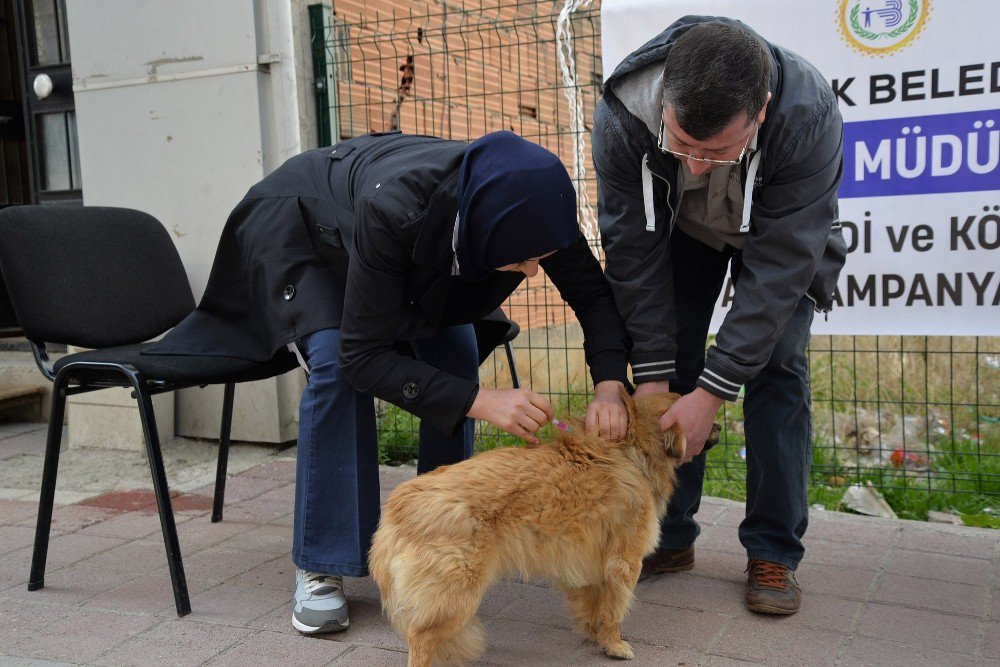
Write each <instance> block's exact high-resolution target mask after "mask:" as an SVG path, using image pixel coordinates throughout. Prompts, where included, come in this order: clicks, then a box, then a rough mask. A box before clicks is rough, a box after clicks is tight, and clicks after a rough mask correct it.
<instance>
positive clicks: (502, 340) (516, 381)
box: [473, 308, 521, 389]
mask: <svg viewBox="0 0 1000 667" xmlns="http://www.w3.org/2000/svg"><path fill="white" fill-rule="evenodd" d="M473 327H474V328H475V330H476V344H477V345H478V346H479V364H480V365H482V363H483V362H484V361H486V359H487V357H489V356H490V354H492V353H493V350H494V349H496V348H497V347H499V346H501V345H503V349H504V352H506V354H507V365H508V366H509V367H510V379H511V383H512V384H513V385H514V389H520V388H521V376H520V375H518V372H517V364H515V363H514V347H513V342H514V339H515V338H517V336H518V334H520V333H521V327H519V326H518V324H517V322H515V321H514V320H512V319H510V318H509V317H507V315H506V314H505V313H504V312H503V309H502V308H497V309H496V310H494V311H493V312H492V313H490V314H489V315H487V316H486V317H484V318H483V319H481V320H478V321H476V322H474V323H473Z"/></svg>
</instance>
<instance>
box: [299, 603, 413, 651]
mask: <svg viewBox="0 0 1000 667" xmlns="http://www.w3.org/2000/svg"><path fill="white" fill-rule="evenodd" d="M349 605H350V615H351V627H350V629H349V630H347V631H346V632H336V633H331V634H326V635H322V638H323V639H329V640H330V641H343V642H347V643H351V644H358V645H363V646H372V647H376V648H383V649H388V650H393V651H405V650H406V642H404V641H403V639H402V638H401V637H400V636H399V635H398V634H397V633H396V631H395V630H394V629H393V627H392V625H390V624H389V619H388V618H386V617H385V616H383V615H382V606H381V605H380V604H379V603H378V602H376V601H375V600H368V599H365V598H361V599H354V600H350V601H349ZM283 611H284V613H285V618H286V619H287V620H286V623H288V627H291V616H292V613H291V609H290V608H288V607H284V608H283Z"/></svg>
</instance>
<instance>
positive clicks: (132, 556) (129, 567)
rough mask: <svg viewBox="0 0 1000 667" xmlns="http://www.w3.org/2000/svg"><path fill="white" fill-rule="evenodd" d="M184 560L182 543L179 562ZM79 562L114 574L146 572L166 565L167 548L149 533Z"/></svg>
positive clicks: (158, 538) (160, 540) (156, 536)
mask: <svg viewBox="0 0 1000 667" xmlns="http://www.w3.org/2000/svg"><path fill="white" fill-rule="evenodd" d="M78 534H80V535H83V534H84V533H78ZM186 560H187V559H186V558H185V554H184V545H183V544H182V545H181V562H184V563H186ZM81 564H83V565H89V566H91V567H95V568H102V569H104V570H105V571H107V572H109V573H114V574H123V575H138V574H147V573H151V572H154V571H156V570H159V569H163V568H166V567H167V550H166V547H165V546H164V545H163V540H162V539H160V537H159V536H158V535H151V536H150V537H149V538H143V539H139V540H132V541H131V542H124V543H122V544H120V545H118V546H115V547H113V548H111V549H108V550H107V551H104V552H102V553H99V554H96V555H94V556H91V557H89V558H87V559H85V560H83V561H81Z"/></svg>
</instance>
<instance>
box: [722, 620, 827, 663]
mask: <svg viewBox="0 0 1000 667" xmlns="http://www.w3.org/2000/svg"><path fill="white" fill-rule="evenodd" d="M783 620H784V619H781V618H778V617H773V616H764V615H754V616H750V617H744V618H740V619H737V620H736V621H735V622H734V623H733V624H732V626H730V627H729V629H728V630H727V632H726V634H725V636H724V637H723V638H722V640H721V641H719V643H718V644H717V645H716V646H715V647H714V648H713V649H712V652H713V653H718V654H719V655H723V656H726V657H730V658H737V659H740V660H749V661H759V660H763V661H764V662H765V663H766V664H769V665H796V666H798V665H832V664H834V661H835V660H836V657H837V651H838V650H839V648H840V646H841V645H842V644H843V643H844V641H845V640H846V637H845V636H844V635H840V634H837V633H834V632H829V631H827V630H818V629H814V628H804V627H801V626H797V625H788V624H786V623H783Z"/></svg>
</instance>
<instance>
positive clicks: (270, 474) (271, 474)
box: [240, 460, 295, 483]
mask: <svg viewBox="0 0 1000 667" xmlns="http://www.w3.org/2000/svg"><path fill="white" fill-rule="evenodd" d="M243 477H253V478H256V479H271V480H274V481H277V482H285V483H287V482H294V481H295V461H294V460H289V461H271V462H269V463H265V464H263V465H259V466H257V467H256V468H251V469H250V470H248V471H246V472H245V473H244V474H242V475H240V478H243Z"/></svg>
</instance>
